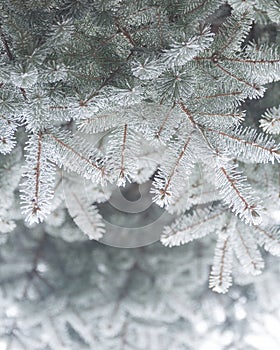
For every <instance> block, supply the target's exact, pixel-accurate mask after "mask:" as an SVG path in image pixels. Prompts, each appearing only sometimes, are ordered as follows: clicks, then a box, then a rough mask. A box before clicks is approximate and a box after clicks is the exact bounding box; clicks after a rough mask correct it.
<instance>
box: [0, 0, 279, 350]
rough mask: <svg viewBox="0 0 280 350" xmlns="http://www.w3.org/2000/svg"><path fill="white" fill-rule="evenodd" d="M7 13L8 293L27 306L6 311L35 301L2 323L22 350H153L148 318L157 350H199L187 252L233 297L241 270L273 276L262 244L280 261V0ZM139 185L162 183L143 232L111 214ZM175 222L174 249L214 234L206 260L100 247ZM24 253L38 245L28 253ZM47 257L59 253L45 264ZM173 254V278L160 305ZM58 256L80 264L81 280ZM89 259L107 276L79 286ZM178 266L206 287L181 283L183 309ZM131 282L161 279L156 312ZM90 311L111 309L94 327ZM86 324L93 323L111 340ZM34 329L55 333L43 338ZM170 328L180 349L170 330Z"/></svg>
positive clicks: (84, 4) (108, 4)
mask: <svg viewBox="0 0 280 350" xmlns="http://www.w3.org/2000/svg"><path fill="white" fill-rule="evenodd" d="M0 9H1V12H0V36H1V42H2V50H1V55H0V83H1V84H0V108H1V114H0V153H1V155H0V156H1V158H0V174H1V175H0V193H1V196H0V203H1V206H0V232H1V240H2V243H3V245H2V247H1V251H0V257H1V260H2V261H3V262H4V264H5V267H4V268H3V269H2V271H1V273H0V283H1V289H0V290H1V293H2V296H3V298H4V299H5V301H6V305H12V306H11V307H8V308H7V307H3V319H5V317H6V316H7V310H11V309H12V310H13V305H15V304H16V305H17V308H16V309H17V310H19V309H20V310H22V311H20V312H22V314H19V313H18V311H17V312H16V316H12V317H11V319H12V322H11V323H9V321H7V323H5V325H4V327H3V330H4V332H3V334H6V337H7V339H8V344H10V345H9V346H10V349H21V348H23V349H24V348H27V349H60V348H61V349H63V348H65V349H72V348H73V349H76V348H77V347H75V346H77V344H79V347H82V346H84V347H85V348H86V346H87V347H89V348H97V349H98V347H99V348H100V349H107V348H108V349H116V348H124V349H125V347H127V349H130V348H131V349H133V348H134V349H147V344H146V343H145V341H148V340H147V339H149V335H145V337H144V338H143V339H140V338H141V335H140V334H141V332H142V331H143V332H147V333H149V329H148V328H149V326H150V327H151V329H153V332H155V331H156V328H157V327H158V330H157V332H158V335H159V337H158V338H157V337H151V341H152V342H154V343H153V345H149V346H150V348H151V349H165V348H166V349H173V348H174V349H186V348H187V346H189V344H191V343H192V341H194V340H191V339H186V338H184V336H186V337H187V335H183V334H184V333H183V332H182V334H181V333H180V332H181V331H182V330H181V328H180V327H182V325H184V324H185V322H187V321H186V320H188V317H187V316H186V314H184V312H185V311H183V310H180V302H181V303H183V301H182V299H183V298H184V297H186V295H188V294H189V295H193V297H195V294H196V293H197V292H196V291H197V289H199V288H201V293H203V290H204V291H205V278H204V277H203V276H204V275H203V276H200V275H199V274H197V275H196V276H195V274H194V273H190V272H189V270H188V269H187V267H186V265H187V264H188V261H192V260H199V264H202V265H203V266H204V267H203V268H202V270H203V274H205V272H206V274H207V269H208V267H210V265H211V268H210V271H211V272H210V277H209V286H210V288H212V289H213V290H214V291H216V292H219V293H225V292H227V291H228V289H229V287H230V286H231V285H232V274H233V277H234V280H236V281H237V283H241V280H242V278H243V279H244V280H245V281H248V283H250V282H251V279H250V277H248V276H247V275H250V274H251V275H258V274H260V273H261V272H262V271H263V269H264V260H268V261H270V259H271V258H267V255H266V253H265V252H263V251H267V252H269V253H271V254H272V255H276V256H279V255H280V241H279V232H280V230H279V223H280V220H279V216H280V212H279V210H278V208H279V191H280V190H279V162H280V145H279V133H280V127H279V125H280V123H279V120H280V119H279V118H280V116H279V85H278V84H277V81H278V80H279V77H280V49H279V34H278V31H277V29H278V24H277V23H279V22H280V3H279V0H270V4H269V5H268V4H267V2H266V1H264V0H248V1H242V0H229V1H224V0H195V1H190V0H178V1H170V0H163V1H158V0H137V1H121V0H106V1H102V0H63V1H58V0H51V1H46V0H26V1H21V0H14V1H9V0H3V1H2V2H1V4H0ZM256 106H257V108H256ZM135 184H138V185H139V186H143V188H148V187H151V188H150V194H151V195H152V200H153V202H154V204H150V207H149V208H147V210H145V212H144V210H143V213H140V214H139V216H138V217H137V220H139V221H140V223H139V222H137V224H136V221H134V222H131V223H130V224H128V221H129V215H128V213H129V212H127V213H126V214H127V215H126V216H123V217H121V215H119V214H118V211H115V212H114V213H111V212H110V211H109V209H108V203H109V204H110V203H113V202H114V201H115V202H118V200H116V199H115V198H118V196H117V195H116V194H117V193H119V192H118V191H120V190H118V189H119V188H120V189H121V191H122V193H125V192H127V195H128V196H129V195H131V196H132V197H133V196H134V193H133V191H134V190H133V189H134V188H135V186H134V185H135ZM150 185H151V186H150ZM145 198H146V199H147V201H146V202H147V203H150V202H149V200H148V198H149V194H148V193H147V194H146V196H144V197H143V199H144V202H145V200H146V199H145ZM146 202H145V203H146ZM140 209H141V208H140ZM277 210H278V211H277ZM140 211H141V210H140ZM138 213H139V209H138ZM161 215H162V223H163V226H164V227H163V229H162V232H161V236H160V241H161V242H162V244H163V245H164V246H168V247H173V246H178V245H182V244H186V243H188V242H191V241H194V240H198V239H199V241H198V242H194V243H192V246H193V247H195V248H194V250H193V252H189V250H190V249H191V248H190V247H188V246H186V247H185V250H184V251H185V252H189V253H188V256H187V257H185V255H184V254H182V253H181V252H183V250H182V248H176V249H177V251H178V253H176V249H175V250H172V252H169V250H168V249H167V248H164V247H162V248H158V247H157V246H156V248H154V252H153V254H154V255H155V257H154V259H155V260H154V262H153V254H151V255H149V254H150V253H149V252H150V251H153V250H152V248H151V249H147V250H145V249H144V252H143V253H141V249H138V250H136V251H135V254H136V256H135V257H134V256H133V253H132V252H131V253H128V252H127V253H124V258H123V261H122V253H121V252H119V253H116V260H117V261H116V262H112V263H111V262H110V261H109V262H107V260H110V259H113V261H114V258H113V256H114V254H113V253H112V252H113V251H115V250H110V249H108V248H107V249H106V248H105V247H103V249H102V247H101V246H100V245H99V244H97V243H94V242H88V241H87V240H88V239H90V240H101V241H102V242H105V243H107V244H111V245H115V246H118V245H119V246H123V247H130V246H141V245H142V246H143V245H145V244H147V243H151V242H153V241H155V240H156V238H157V231H158V230H159V229H161V228H160V225H157V219H158V218H159V217H160V216H161ZM110 220H112V221H111V224H112V223H113V224H112V225H111V224H110ZM135 220H136V219H135ZM149 220H151V221H154V222H155V224H156V225H155V227H157V228H156V229H155V230H154V229H151V228H149V226H147V222H148V221H149ZM149 222H150V221H149ZM127 225H128V226H127ZM137 225H138V226H137ZM113 226H115V227H117V228H116V229H115V230H114V229H113V228H112V227H113ZM123 226H125V227H130V228H131V229H133V228H135V227H136V226H137V227H140V232H141V228H142V237H139V236H138V237H133V238H132V240H134V242H129V239H130V238H129V234H125V233H124V230H123V231H122V227H123ZM145 226H147V229H144V227H145ZM80 230H81V231H80ZM145 230H146V231H145ZM153 230H154V231H155V232H152V231H153ZM117 231H120V232H119V236H118V238H117V239H118V240H119V241H118V242H117V241H116V232H117ZM144 231H145V234H144ZM81 232H83V234H82V233H81ZM128 232H129V230H128ZM208 235H209V237H206V236H208ZM21 236H22V237H21ZM140 236H141V234H140ZM52 237H56V238H55V239H54V238H52ZM143 237H144V238H143ZM59 238H61V239H62V240H64V241H68V242H72V241H73V242H75V244H77V249H78V250H77V252H73V254H74V257H75V259H76V260H79V259H82V260H83V259H84V262H83V261H81V262H80V261H76V263H75V262H74V261H72V260H71V254H70V252H71V246H70V243H65V242H64V243H63V242H62V241H61V240H60V239H59ZM200 238H202V239H201V240H200ZM79 241H82V242H83V241H84V243H77V242H79ZM120 242H122V243H120ZM124 242H125V243H124ZM203 242H204V243H203ZM80 244H81V246H79V245H80ZM130 244H131V245H130ZM201 245H202V246H201ZM13 247H14V248H13ZM87 247H88V248H87ZM201 247H203V248H201ZM206 247H208V248H207V249H206ZM21 249H22V250H23V251H24V250H27V251H28V250H30V251H32V252H33V253H32V254H31V255H30V256H28V254H27V255H24V256H22V257H20V256H18V251H17V250H19V251H21ZM48 249H49V250H50V251H51V252H52V253H51V255H52V254H53V256H49V257H46V258H45V260H46V262H47V263H46V264H44V263H42V264H41V267H40V264H39V260H41V259H42V252H46V251H47V250H48ZM79 249H80V250H79ZM91 249H93V255H95V253H96V257H95V256H94V258H92V257H91V252H90V250H91ZM103 250H104V252H102V251H103ZM68 251H69V258H67V256H68ZM79 251H81V256H80V255H79V254H80V253H79ZM147 252H148V253H147ZM138 253H139V256H138ZM141 254H142V255H141ZM157 254H159V256H158V257H156V255H157ZM161 254H163V256H164V255H165V254H166V261H165V263H163V266H164V267H165V268H166V269H167V274H166V279H167V280H168V283H167V286H166V289H165V290H164V292H163V294H162V296H161V298H162V299H160V300H157V297H156V290H157V287H156V285H157V283H162V281H161V278H164V276H163V272H162V271H163V270H161V267H160V264H161V259H163V260H164V257H163V258H161ZM213 254H214V258H212V256H213ZM43 256H45V255H44V254H43ZM184 257H185V258H186V260H185V261H184ZM18 259H19V260H18ZM21 259H22V260H21ZM118 259H120V261H118ZM141 259H143V260H145V259H147V263H146V264H147V265H145V261H141ZM209 259H210V261H211V262H209ZM212 259H213V260H212ZM173 260H174V262H173V263H171V261H173ZM168 262H170V264H171V265H170V267H169V269H170V270H169V269H168ZM175 262H177V264H178V265H177V264H176V263H175ZM51 264H57V265H56V266H62V265H60V264H69V266H66V267H65V273H66V276H64V277H63V278H62V275H63V272H61V271H62V270H63V269H64V267H63V266H62V267H61V269H62V270H61V271H56V272H55V270H54V269H51V268H50V269H49V267H48V266H49V265H51ZM111 264H112V266H111ZM114 264H120V265H119V266H118V267H116V266H115V267H114ZM141 264H144V265H145V266H144V267H143V266H142V265H141ZM153 264H154V265H153ZM19 265H20V266H21V267H20V270H19V272H18V273H16V274H15V271H16V269H18V268H19ZM74 265H76V266H74ZM179 265H180V267H179ZM93 266H94V267H93ZM181 266H182V267H181ZM84 267H86V271H87V272H86V273H85V275H84V276H83V277H82V276H81V281H80V282H81V283H84V281H83V278H89V276H90V275H91V269H94V271H95V275H94V276H95V277H92V278H97V279H100V280H97V281H93V282H92V284H91V282H90V283H89V284H88V288H87V289H86V292H84V291H83V292H81V293H80V294H79V288H81V286H80V283H79V278H78V282H77V285H76V283H75V284H73V283H70V282H69V281H70V280H71V279H72V276H74V277H75V278H77V277H78V276H79V273H80V272H81V271H82V269H83V268H84ZM171 267H172V268H171ZM75 268H77V271H76V270H75ZM115 268H116V269H117V270H118V272H119V281H116V280H115V279H116V278H115V277H114V273H115V270H114V269H115ZM162 268H163V267H162ZM40 269H41V270H40ZM48 269H49V271H51V272H52V273H49V274H48ZM88 269H89V271H88ZM150 269H151V271H149V270H150ZM177 269H178V270H177ZM72 270H73V271H72ZM186 270H187V271H188V272H187V273H189V274H191V276H190V277H189V278H190V279H188V278H186V277H184V273H185V272H186ZM273 271H274V270H273ZM157 273H158V275H157ZM12 274H15V275H14V276H17V277H18V278H16V279H14V277H12ZM85 276H86V277H85ZM179 276H180V278H181V282H180V283H182V284H183V282H185V283H186V284H189V283H191V284H193V286H188V287H187V286H185V287H182V286H180V287H178V291H179V290H180V291H181V289H182V295H181V296H180V298H179V299H180V300H178V301H175V300H174V299H176V296H174V299H172V301H173V302H174V304H173V305H172V306H171V305H169V302H168V297H167V294H168V293H169V292H170V291H171V290H172V288H171V286H172V283H173V282H174V281H175V280H176V278H177V277H178V278H179ZM244 276H247V277H246V278H245V277H244ZM60 278H62V280H63V282H62V283H64V284H65V286H69V291H67V292H65V291H64V290H63V289H62V288H61V286H62V284H61V286H60V287H59V286H58V282H57V279H60ZM90 278H91V277H90ZM137 278H139V279H140V280H141V281H142V280H143V281H146V280H147V282H141V281H137ZM157 278H158V279H157ZM134 279H136V281H135V282H134ZM196 279H197V281H196ZM108 281H111V282H108ZM106 283H112V288H109V289H106V288H107V287H106ZM134 283H135V286H137V288H139V289H140V291H139V293H140V294H141V290H142V289H141V288H143V295H147V292H148V290H149V288H150V287H152V288H153V289H154V292H153V293H155V295H152V296H151V299H150V300H149V305H147V309H145V311H144V315H141V310H139V305H140V304H141V302H142V301H141V296H140V294H139V295H138V294H137V292H136V291H134V289H133V288H134V287H132V291H131V294H129V295H128V296H127V294H126V289H127V288H130V286H131V285H132V286H134ZM142 283H143V285H142ZM145 283H146V285H145ZM174 283H177V282H174ZM244 283H245V282H244ZM42 286H43V287H42ZM89 286H92V288H94V289H95V292H94V293H93V294H92V295H91V293H90V287H89ZM168 286H169V287H168ZM135 288H136V287H135ZM192 288H193V289H192ZM81 290H82V288H81ZM114 292H116V293H114ZM52 293H53V294H52ZM106 293H107V294H106ZM165 293H166V294H165ZM178 293H179V294H180V293H181V292H178ZM207 293H208V294H207V296H209V295H211V294H210V292H207ZM134 294H135V296H134ZM52 295H55V303H58V305H57V310H54V311H55V312H54V313H53V314H52V312H49V311H48V310H47V311H46V313H45V312H43V311H42V312H40V313H38V314H37V315H36V314H34V313H32V312H31V309H32V303H31V302H30V300H32V299H35V300H40V302H41V303H42V306H43V307H46V305H48V303H51V296H52ZM72 295H73V298H74V300H71V297H72ZM113 295H114V297H113ZM199 295H200V296H201V294H199ZM126 296H127V297H126ZM211 297H213V296H211ZM181 298H182V299H181ZM209 298H210V297H209ZM213 298H216V297H213ZM123 299H125V300H126V301H125V305H123V303H122V300H123ZM15 300H16V301H15ZM222 300H228V299H222ZM176 302H177V303H176ZM68 303H70V304H71V307H70V306H69V305H70V304H69V305H68ZM92 304H95V305H97V304H100V310H99V309H97V310H95V314H94V316H92V317H94V320H93V319H91V318H90V317H91V316H89V315H88V313H89V312H90V311H89V305H92ZM25 305H26V310H27V311H28V312H29V313H30V315H32V317H31V316H30V315H29V316H28V312H27V311H26V312H25V311H24V307H25ZM77 308H79V310H77ZM87 309H88V310H87ZM58 310H62V311H61V313H60V312H59V311H58ZM80 310H81V311H80ZM77 311H78V314H77ZM1 312H2V310H1ZM79 312H81V313H82V317H80V316H79ZM145 312H146V314H145ZM111 313H112V315H113V316H114V317H116V320H115V321H114V320H111ZM8 314H9V312H8ZM5 315H6V316H5ZM151 315H153V317H151ZM7 318H8V319H9V315H8V316H7ZM27 318H28V322H27V323H26V324H25V320H26V319H27ZM180 318H183V319H184V321H183V322H180ZM83 319H85V320H90V321H89V322H96V325H97V330H96V334H95V333H94V332H93V333H92V330H91V329H90V328H89V327H88V325H86V323H87V322H84V321H83ZM140 319H141V320H142V321H141V322H142V323H141V322H140V321H139V320H140ZM45 320H46V325H43V323H44V321H45ZM54 320H55V322H57V324H58V326H57V334H56V335H54V333H56V332H55V331H54V328H53V327H54V326H53V324H52V323H53V322H54ZM109 320H110V321H112V322H111V323H110V325H109V324H106V322H108V321H109ZM128 320H130V321H131V325H132V326H131V327H130V325H128V323H130V322H128ZM188 322H191V321H188ZM37 327H38V328H39V329H42V327H43V328H44V327H45V328H44V334H45V335H44V337H46V339H45V338H44V339H43V340H42V338H41V337H40V336H38V338H36V337H35V338H34V337H32V339H31V338H30V339H29V338H28V334H29V332H33V331H34V330H35V329H36V328H37ZM98 327H99V328H98ZM166 327H167V328H166ZM169 327H171V328H172V327H174V329H176V332H175V333H174V334H175V335H174V334H173V333H172V332H171V333H172V334H173V335H174V336H175V337H176V341H175V340H174V339H173V335H171V336H170V339H166V340H164V341H162V340H160V339H161V336H162V334H163V333H164V332H165V330H166V329H169ZM176 327H177V328H176ZM171 328H170V329H171ZM140 329H141V330H140ZM178 330H179V331H178ZM65 332H68V333H67V334H65ZM106 332H107V333H106ZM177 332H178V333H177ZM50 334H53V335H52V336H50ZM105 334H107V335H106V339H107V338H108V343H106V345H105V343H104V345H102V346H103V347H102V346H101V345H100V341H101V340H100V339H102V337H103V336H105ZM122 334H126V336H123V337H122ZM136 335H137V336H136ZM50 337H51V338H52V339H50ZM116 337H117V338H118V339H119V341H120V342H122V341H123V343H121V344H119V345H116V343H115V339H116ZM137 337H140V338H139V343H137V342H138V340H136V339H138V338H137ZM121 339H125V340H121ZM135 341H136V344H137V345H135V346H134V344H133V342H135ZM244 341H245V340H244ZM75 344H76V345H75ZM193 344H194V343H193ZM231 345H232V344H231ZM133 346H134V347H133ZM232 346H234V345H232ZM246 346H247V345H246ZM194 348H195V346H194Z"/></svg>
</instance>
